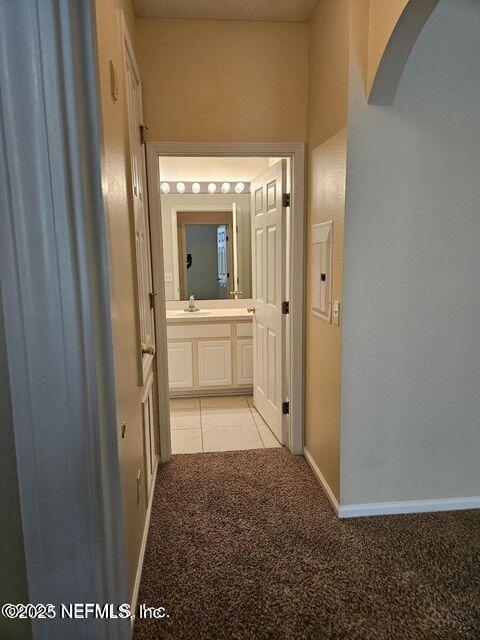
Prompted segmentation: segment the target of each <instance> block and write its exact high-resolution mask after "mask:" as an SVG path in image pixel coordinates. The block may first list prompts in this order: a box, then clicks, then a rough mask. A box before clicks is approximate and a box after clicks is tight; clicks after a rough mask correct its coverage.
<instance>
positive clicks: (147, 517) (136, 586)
mask: <svg viewBox="0 0 480 640" xmlns="http://www.w3.org/2000/svg"><path fill="white" fill-rule="evenodd" d="M159 464H160V463H159V461H158V458H157V463H156V465H155V470H154V472H153V477H152V488H151V490H150V497H149V499H148V507H147V513H146V514H145V526H144V529H143V536H142V544H141V546H140V553H139V555H138V565H137V573H136V576H135V584H134V585H133V594H132V604H131V609H130V611H131V612H132V613H135V610H136V608H137V601H138V592H139V590H140V580H141V579H142V570H143V561H144V559H145V549H146V547H147V538H148V528H149V526H150V517H151V515H152V504H153V494H154V493H155V481H156V479H157V470H158V467H159ZM133 623H134V621H133V620H132V629H133Z"/></svg>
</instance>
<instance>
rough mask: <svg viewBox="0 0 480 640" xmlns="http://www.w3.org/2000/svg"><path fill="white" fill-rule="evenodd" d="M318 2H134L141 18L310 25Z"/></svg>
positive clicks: (178, 0)
mask: <svg viewBox="0 0 480 640" xmlns="http://www.w3.org/2000/svg"><path fill="white" fill-rule="evenodd" d="M316 4H317V0H133V5H134V8H135V14H136V16H137V17H139V18H189V19H194V20H263V21H269V22H307V21H308V20H309V18H310V16H311V15H312V11H313V9H314V8H315V5H316Z"/></svg>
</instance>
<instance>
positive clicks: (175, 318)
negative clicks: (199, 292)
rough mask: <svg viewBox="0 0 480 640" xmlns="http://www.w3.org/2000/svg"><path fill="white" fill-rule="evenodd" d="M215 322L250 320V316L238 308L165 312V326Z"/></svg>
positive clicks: (245, 310)
mask: <svg viewBox="0 0 480 640" xmlns="http://www.w3.org/2000/svg"><path fill="white" fill-rule="evenodd" d="M217 320H227V321H229V322H232V321H233V320H250V321H251V320H252V314H251V313H249V312H248V311H247V309H244V308H241V307H238V308H231V309H202V308H201V307H200V311H194V312H191V313H190V312H188V311H183V310H181V309H180V310H179V309H176V310H172V309H169V310H167V324H184V323H186V322H195V323H197V322H212V321H217Z"/></svg>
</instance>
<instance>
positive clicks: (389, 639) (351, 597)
mask: <svg viewBox="0 0 480 640" xmlns="http://www.w3.org/2000/svg"><path fill="white" fill-rule="evenodd" d="M138 602H139V603H140V604H143V603H144V604H146V605H149V606H164V607H166V610H167V612H168V614H169V618H166V619H164V620H157V621H153V620H137V621H136V623H135V633H134V638H135V640H147V639H148V640H159V639H161V638H174V639H175V640H184V639H185V640H216V639H219V640H220V639H222V640H223V639H225V640H256V639H259V640H260V639H261V640H276V639H278V640H280V639H282V640H283V639H285V640H300V639H301V640H304V639H305V640H306V639H312V640H323V639H325V640H337V639H338V640H340V639H342V640H355V639H358V640H370V639H372V640H373V639H375V640H380V639H381V640H423V639H424V640H427V639H428V640H432V639H442V640H469V639H474V638H475V639H480V511H470V512H451V513H441V514H422V515H411V516H386V517H376V518H364V519H354V520H343V521H340V520H338V519H337V518H336V516H335V515H334V513H333V512H332V510H331V507H330V505H329V503H328V501H327V499H326V497H325V496H324V494H323V492H322V490H321V488H320V486H319V484H318V482H317V480H316V478H315V477H314V476H313V474H312V473H311V471H310V469H309V468H308V466H307V464H306V463H305V461H304V460H303V458H300V457H296V456H293V455H291V454H290V453H289V452H287V451H285V450H283V449H271V450H260V451H244V452H233V453H204V454H193V455H180V456H174V457H173V459H172V461H171V462H170V463H169V464H167V465H165V466H163V467H162V468H161V469H160V470H159V473H158V478H157V484H156V489H155V496H154V502H153V511H152V520H151V525H150V534H149V539H148V544H147V550H146V556H145V564H144V571H143V577H142V582H141V588H140V594H139V599H138Z"/></svg>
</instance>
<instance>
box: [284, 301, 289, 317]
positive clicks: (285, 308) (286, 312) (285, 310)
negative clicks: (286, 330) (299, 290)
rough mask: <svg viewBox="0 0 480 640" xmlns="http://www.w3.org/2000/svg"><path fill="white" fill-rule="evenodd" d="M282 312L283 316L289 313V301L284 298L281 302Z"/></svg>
mask: <svg viewBox="0 0 480 640" xmlns="http://www.w3.org/2000/svg"><path fill="white" fill-rule="evenodd" d="M282 313H283V315H284V316H287V315H288V314H289V313H290V302H288V301H287V300H285V302H282Z"/></svg>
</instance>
